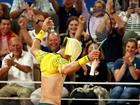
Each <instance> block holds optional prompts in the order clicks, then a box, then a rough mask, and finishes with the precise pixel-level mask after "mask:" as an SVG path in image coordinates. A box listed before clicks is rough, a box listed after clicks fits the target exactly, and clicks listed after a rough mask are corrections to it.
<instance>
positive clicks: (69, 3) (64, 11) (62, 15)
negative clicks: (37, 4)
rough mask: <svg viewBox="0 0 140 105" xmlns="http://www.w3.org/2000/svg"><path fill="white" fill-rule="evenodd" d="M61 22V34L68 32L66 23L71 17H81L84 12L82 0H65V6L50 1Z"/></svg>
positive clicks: (53, 0)
mask: <svg viewBox="0 0 140 105" xmlns="http://www.w3.org/2000/svg"><path fill="white" fill-rule="evenodd" d="M50 1H51V3H52V5H53V7H54V9H55V11H56V13H57V15H58V20H59V26H58V27H59V33H65V32H66V30H67V29H66V22H67V20H68V18H69V17H71V16H80V14H81V12H82V2H81V0H76V2H75V1H74V0H63V6H60V5H59V4H58V3H57V0H50Z"/></svg>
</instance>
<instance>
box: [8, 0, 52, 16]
mask: <svg viewBox="0 0 140 105" xmlns="http://www.w3.org/2000/svg"><path fill="white" fill-rule="evenodd" d="M30 9H32V10H33V13H35V14H38V13H42V14H43V15H44V16H45V17H47V16H48V15H51V14H54V9H53V8H52V7H51V4H50V3H49V1H48V0H14V1H13V4H12V8H11V11H10V15H11V17H12V18H17V17H18V16H20V15H21V14H22V13H27V12H29V11H30Z"/></svg>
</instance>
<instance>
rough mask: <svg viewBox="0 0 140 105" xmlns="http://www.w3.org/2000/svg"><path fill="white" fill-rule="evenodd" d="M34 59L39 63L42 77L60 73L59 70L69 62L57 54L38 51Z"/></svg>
mask: <svg viewBox="0 0 140 105" xmlns="http://www.w3.org/2000/svg"><path fill="white" fill-rule="evenodd" d="M35 58H36V60H37V61H38V63H40V69H41V74H42V76H52V75H55V74H58V73H61V69H62V68H63V67H64V65H66V64H68V63H69V62H68V61H67V60H65V59H64V58H62V57H61V55H59V54H54V53H48V52H44V51H41V50H39V51H38V52H37V53H36V54H35Z"/></svg>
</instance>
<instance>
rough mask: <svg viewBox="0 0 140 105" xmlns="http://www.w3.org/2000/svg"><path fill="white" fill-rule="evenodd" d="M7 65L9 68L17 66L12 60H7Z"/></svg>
mask: <svg viewBox="0 0 140 105" xmlns="http://www.w3.org/2000/svg"><path fill="white" fill-rule="evenodd" d="M5 63H6V65H7V66H8V67H9V68H10V67H11V66H13V65H14V64H15V62H14V60H13V59H12V58H11V59H7V60H6V62H5Z"/></svg>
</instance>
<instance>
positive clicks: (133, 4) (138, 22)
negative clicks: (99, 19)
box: [119, 0, 140, 43]
mask: <svg viewBox="0 0 140 105" xmlns="http://www.w3.org/2000/svg"><path fill="white" fill-rule="evenodd" d="M126 5H127V6H126V8H125V10H124V11H122V12H120V14H119V16H120V18H121V19H122V20H123V21H124V22H125V34H124V37H123V41H124V43H125V42H126V41H127V40H128V39H129V38H138V37H139V36H140V1H139V0H128V2H126Z"/></svg>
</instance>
